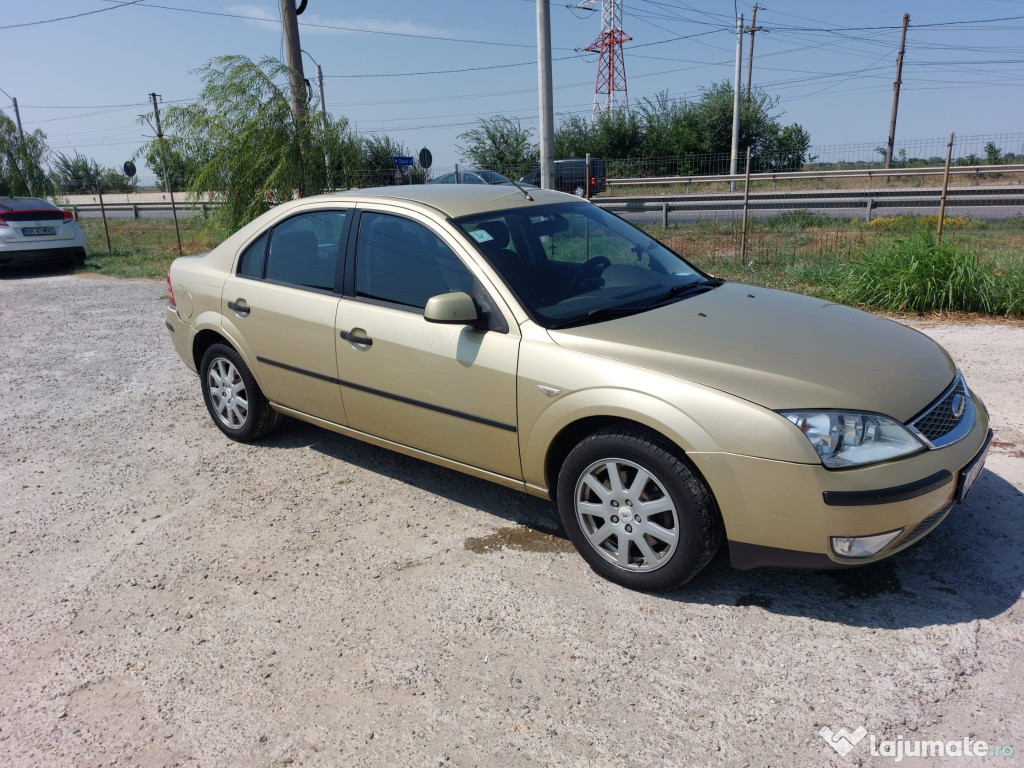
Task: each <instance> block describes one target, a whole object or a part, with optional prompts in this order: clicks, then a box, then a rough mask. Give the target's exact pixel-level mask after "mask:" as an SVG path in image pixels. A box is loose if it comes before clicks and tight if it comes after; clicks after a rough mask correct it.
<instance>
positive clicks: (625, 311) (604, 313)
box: [548, 277, 725, 330]
mask: <svg viewBox="0 0 1024 768" xmlns="http://www.w3.org/2000/svg"><path fill="white" fill-rule="evenodd" d="M724 282H725V280H722V279H721V278H718V277H712V278H709V279H707V280H701V281H700V282H699V283H686V284H685V285H673V286H672V287H671V288H669V289H668V290H667V291H666V292H665V293H663V294H661V295H660V296H658V297H657V298H655V299H653V300H651V301H648V302H645V303H643V304H627V305H625V306H621V307H598V308H597V309H592V310H590V311H589V312H587V314H585V315H581V316H579V317H574V318H571V319H569V320H562V321H560V322H557V323H555V324H554V325H549V326H548V329H549V330H554V329H557V328H565V327H567V326H570V325H578V324H580V323H589V322H592V321H596V320H607V319H609V318H612V317H622V316H623V315H634V314H636V313H637V312H643V311H645V310H648V309H652V308H653V307H656V306H658V305H659V304H661V303H662V302H663V301H668V300H669V299H674V298H677V297H685V296H690V295H695V294H698V293H704V291H710V290H711V289H712V288H717V287H718V286H720V285H721V284H722V283H724Z"/></svg>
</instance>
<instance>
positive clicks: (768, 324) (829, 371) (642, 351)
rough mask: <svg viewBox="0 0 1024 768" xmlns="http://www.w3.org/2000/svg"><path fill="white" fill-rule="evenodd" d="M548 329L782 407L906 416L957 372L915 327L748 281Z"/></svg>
mask: <svg viewBox="0 0 1024 768" xmlns="http://www.w3.org/2000/svg"><path fill="white" fill-rule="evenodd" d="M549 333H550V334H551V338H552V339H553V340H554V341H555V342H556V343H557V344H559V345H561V346H563V347H566V348H568V349H574V350H577V351H580V352H586V353H589V354H593V355H600V356H602V357H607V358H611V359H613V360H619V361H622V362H625V363H630V364H632V365H637V366H641V367H643V368H648V369H651V370H655V371H660V372H662V373H667V374H670V375H672V376H678V377H680V378H683V379H687V380H689V381H693V382H696V383H699V384H703V385H705V386H709V387H713V388H715V389H719V390H722V391H724V392H728V393H730V394H733V395H736V396H738V397H742V398H744V399H746V400H750V401H752V402H755V403H758V404H760V405H763V406H765V407H767V408H772V409H775V410H779V409H790V408H846V409H851V410H864V411H874V412H878V413H884V414H886V415H888V416H892V417H894V418H896V419H899V420H900V421H904V422H905V421H907V420H909V419H910V418H911V417H913V416H915V415H917V414H918V413H919V412H920V411H921V410H923V409H924V407H925V406H926V405H928V404H929V403H930V402H931V401H932V400H934V399H935V398H936V397H938V396H939V395H940V394H941V393H942V391H943V390H944V389H945V388H946V386H948V385H949V383H950V381H951V380H952V379H953V376H954V374H955V373H956V366H955V365H954V364H953V361H952V360H950V358H949V355H948V354H946V351H945V350H944V349H943V348H942V347H940V346H939V345H938V344H936V343H935V342H934V341H932V340H931V339H929V338H928V337H927V336H925V335H924V334H922V333H919V332H918V331H915V330H913V329H912V328H908V327H906V326H904V325H901V324H899V323H896V322H893V321H891V320H886V319H884V318H881V317H877V316H875V315H871V314H868V313H867V312H862V311H860V310H858V309H853V308H851V307H847V306H844V305H842V304H833V303H830V302H826V301H822V300H821V299H814V298H811V297H808V296H800V295H797V294H793V293H787V292H785V291H776V290H771V289H768V288H758V287H755V286H750V285H743V284H740V283H726V284H724V285H722V286H720V287H719V288H716V289H714V290H711V291H708V292H707V293H703V294H698V295H697V296H694V297H692V298H688V299H683V300H681V301H677V302H675V303H672V304H668V305H666V306H663V307H659V308H658V309H653V310H650V311H647V312H641V313H640V314H637V315H629V316H626V317H621V318H616V319H613V320H608V321H604V322H599V323H594V324H591V325H586V326H580V327H576V328H569V329H562V330H552V331H549Z"/></svg>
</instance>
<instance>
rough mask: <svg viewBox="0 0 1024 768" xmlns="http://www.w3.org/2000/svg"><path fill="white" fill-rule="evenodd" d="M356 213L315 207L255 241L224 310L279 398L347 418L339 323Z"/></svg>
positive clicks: (229, 286)
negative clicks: (340, 380) (348, 244)
mask: <svg viewBox="0 0 1024 768" xmlns="http://www.w3.org/2000/svg"><path fill="white" fill-rule="evenodd" d="M351 218H352V214H351V211H349V210H346V209H340V208H328V209H319V210H308V211H302V212H299V213H296V214H295V215H293V216H289V217H287V218H284V219H282V220H280V221H277V222H275V223H274V224H273V225H272V226H271V227H269V228H268V229H266V230H265V231H264V232H263V233H262V234H260V236H259V237H257V238H255V239H254V240H253V241H251V242H250V243H249V244H247V246H246V247H245V249H244V250H243V251H242V253H241V254H240V256H239V258H238V259H237V260H236V264H235V269H234V271H233V273H232V274H231V275H230V276H229V277H228V279H227V280H226V281H225V284H224V290H223V293H222V298H221V304H222V307H221V316H222V318H223V324H224V327H225V330H226V331H227V332H228V335H229V336H230V337H231V338H233V339H235V340H237V341H238V343H239V345H240V346H241V347H242V349H241V352H242V354H243V356H244V357H245V359H246V361H247V363H248V364H249V366H250V368H251V370H252V373H253V375H254V376H255V377H256V380H257V382H259V385H260V388H261V389H262V390H263V393H264V395H266V397H267V399H268V400H270V401H271V402H272V403H275V404H278V405H283V406H286V407H287V408H291V409H294V410H296V411H299V412H301V413H303V414H309V415H311V416H316V417H317V418H321V419H325V420H327V421H331V422H334V423H337V424H342V425H344V424H345V423H346V418H345V409H344V405H343V401H342V397H341V394H340V393H339V391H338V386H337V360H336V357H335V355H336V352H335V344H334V332H335V331H334V328H335V320H336V317H337V311H338V302H339V299H340V285H341V280H342V276H343V269H342V264H343V258H342V257H343V254H344V249H345V243H346V237H347V231H348V226H349V223H350V221H351Z"/></svg>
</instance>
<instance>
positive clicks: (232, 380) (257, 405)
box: [199, 344, 281, 443]
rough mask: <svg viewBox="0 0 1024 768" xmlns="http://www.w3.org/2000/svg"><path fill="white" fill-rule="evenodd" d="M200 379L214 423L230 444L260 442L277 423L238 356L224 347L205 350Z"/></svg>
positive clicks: (254, 381)
mask: <svg viewBox="0 0 1024 768" xmlns="http://www.w3.org/2000/svg"><path fill="white" fill-rule="evenodd" d="M199 377H200V380H201V381H202V387H203V400H204V401H205V402H206V408H207V410H208V411H209V412H210V416H211V418H212V419H213V423H214V424H216V425H217V426H218V427H219V428H220V431H221V432H223V433H224V434H225V435H227V436H228V437H230V438H231V439H232V440H238V441H239V442H243V443H244V442H250V441H252V440H259V439H260V438H261V437H263V436H264V435H266V434H268V433H269V432H270V431H271V430H273V429H274V427H276V426H277V425H278V423H279V422H280V419H281V415H280V414H279V413H277V411H275V410H274V409H272V408H271V407H270V404H269V403H268V402H267V399H266V398H265V397H264V396H263V392H262V391H260V388H259V385H258V384H256V380H255V379H254V378H253V376H252V373H251V372H250V371H249V367H248V366H247V365H246V364H245V361H244V360H242V357H241V355H239V354H238V353H237V352H235V350H233V349H232V348H231V347H229V346H227V345H226V344H213V345H211V346H210V348H209V349H207V350H206V353H205V354H204V355H203V360H202V363H201V364H200V366H199Z"/></svg>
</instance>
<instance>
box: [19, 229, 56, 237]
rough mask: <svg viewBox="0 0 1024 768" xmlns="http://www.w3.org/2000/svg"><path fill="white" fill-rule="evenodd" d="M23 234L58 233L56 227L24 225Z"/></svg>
mask: <svg viewBox="0 0 1024 768" xmlns="http://www.w3.org/2000/svg"><path fill="white" fill-rule="evenodd" d="M21 234H22V235H24V236H25V237H39V236H40V235H56V234H57V228H56V227H22V228H21Z"/></svg>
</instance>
